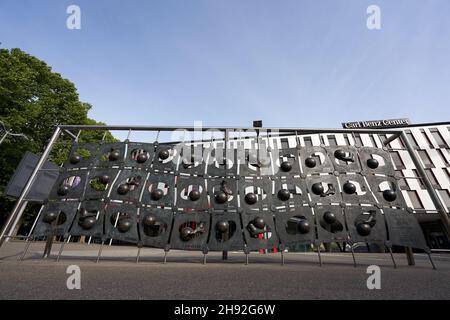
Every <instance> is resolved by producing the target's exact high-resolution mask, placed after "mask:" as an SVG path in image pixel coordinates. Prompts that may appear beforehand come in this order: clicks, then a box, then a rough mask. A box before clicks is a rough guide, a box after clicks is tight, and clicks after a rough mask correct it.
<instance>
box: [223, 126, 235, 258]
mask: <svg viewBox="0 0 450 320" xmlns="http://www.w3.org/2000/svg"><path fill="white" fill-rule="evenodd" d="M224 138H225V171H227V170H228V169H227V167H228V158H227V155H228V154H227V151H228V143H229V139H230V136H229V133H228V130H227V129H225V137H224ZM236 165H237V164H236V163H233V166H236ZM222 260H228V251H226V250H224V251H222Z"/></svg>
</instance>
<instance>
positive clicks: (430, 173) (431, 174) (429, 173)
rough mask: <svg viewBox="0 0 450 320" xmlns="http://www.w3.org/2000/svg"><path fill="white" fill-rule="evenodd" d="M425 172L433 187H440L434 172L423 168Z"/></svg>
mask: <svg viewBox="0 0 450 320" xmlns="http://www.w3.org/2000/svg"><path fill="white" fill-rule="evenodd" d="M425 172H426V173H427V177H428V179H430V182H431V184H432V185H433V187H434V188H440V186H439V182H438V181H437V179H436V176H435V175H434V172H433V171H432V170H431V169H425Z"/></svg>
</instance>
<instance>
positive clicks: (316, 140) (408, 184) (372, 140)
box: [298, 122, 450, 249]
mask: <svg viewBox="0 0 450 320" xmlns="http://www.w3.org/2000/svg"><path fill="white" fill-rule="evenodd" d="M394 129H395V130H399V129H401V130H404V131H405V133H406V135H407V137H408V139H409V140H410V143H411V144H412V145H413V147H414V149H415V151H416V152H417V155H418V156H419V158H420V161H421V162H422V165H423V167H424V168H425V171H426V173H427V175H428V178H429V179H430V181H431V182H432V184H433V186H434V188H435V189H436V191H437V193H438V195H439V198H440V200H441V202H442V204H443V205H444V207H445V208H446V211H447V214H448V213H449V211H450V122H446V123H427V124H410V125H406V126H405V125H402V126H399V127H398V128H393V130H394ZM388 136H389V135H380V134H353V133H348V134H345V133H341V134H314V135H305V136H300V137H298V138H299V140H300V143H301V144H302V145H303V146H319V145H321V144H323V145H325V146H340V145H351V146H357V147H360V146H366V147H376V148H382V147H383V141H385V140H386V139H387V138H388ZM387 148H388V150H389V152H390V154H391V157H392V162H393V164H394V167H395V170H396V175H397V177H398V179H399V186H400V189H401V192H402V194H403V196H404V198H405V200H406V203H407V205H408V206H409V207H410V208H412V209H413V213H414V214H415V215H416V217H417V219H418V221H419V223H420V225H421V227H422V229H423V231H424V234H425V238H426V240H427V242H428V245H429V246H430V247H431V248H433V249H450V240H449V238H448V236H447V235H446V233H445V230H444V227H443V225H442V222H441V220H440V218H439V214H438V213H437V211H436V208H435V206H434V204H433V201H432V200H431V198H430V195H429V193H428V191H427V189H426V187H425V185H424V183H423V182H422V180H421V178H420V177H419V174H418V172H417V169H416V167H415V165H414V163H413V161H412V159H411V157H410V155H409V153H408V151H407V150H406V148H405V146H404V145H403V144H402V142H401V140H400V139H396V140H394V141H393V142H391V143H390V144H388V145H387Z"/></svg>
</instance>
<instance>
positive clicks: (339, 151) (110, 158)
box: [34, 139, 428, 253]
mask: <svg viewBox="0 0 450 320" xmlns="http://www.w3.org/2000/svg"><path fill="white" fill-rule="evenodd" d="M215 146H216V147H217V148H216V147H215ZM233 146H234V148H231V147H230V146H228V150H225V149H224V147H223V142H219V143H218V144H216V145H214V144H213V143H208V144H205V145H202V144H198V145H196V147H198V148H200V149H199V150H194V149H195V148H194V145H192V148H191V151H192V153H191V154H190V153H189V152H188V151H187V150H189V148H187V149H183V151H181V149H180V148H179V146H178V145H177V144H159V143H157V142H155V143H134V142H129V141H126V142H123V143H113V144H110V143H98V144H92V143H89V144H79V143H76V144H74V145H73V147H72V150H71V153H70V157H69V159H68V161H67V163H66V164H65V165H64V166H63V168H62V169H61V170H62V172H61V174H60V177H59V179H58V181H57V183H56V184H55V186H54V188H53V191H52V192H51V196H50V198H49V199H48V202H47V203H46V204H45V209H44V210H43V212H42V215H41V217H40V219H39V221H38V223H37V226H36V228H35V230H34V236H36V237H37V236H49V235H52V234H53V235H61V236H64V237H66V238H67V237H68V236H69V235H73V236H80V235H84V236H92V237H98V238H101V239H102V240H103V241H106V240H108V239H115V240H120V241H124V242H128V243H134V244H136V245H139V246H141V245H143V246H151V247H157V248H164V249H165V250H167V249H170V248H176V249H186V250H199V251H202V252H204V253H206V252H208V251H228V250H244V251H245V252H247V253H248V252H249V251H255V250H260V249H265V250H269V251H270V250H272V249H275V248H277V249H278V248H281V249H283V248H288V247H292V246H295V245H297V244H317V243H330V242H335V241H343V242H348V243H356V242H365V243H377V244H382V245H383V244H384V245H387V246H391V245H400V246H408V247H414V248H419V249H424V250H427V251H428V248H427V247H426V243H425V240H424V238H423V234H422V232H421V230H420V227H419V225H418V223H417V221H416V220H415V218H414V217H413V216H412V215H411V214H410V213H409V212H408V210H406V205H405V201H404V199H403V197H402V194H401V192H400V191H399V187H398V183H397V180H396V178H395V175H394V169H393V166H392V163H391V159H390V155H389V153H388V152H387V151H386V150H382V149H377V148H368V147H361V148H357V147H349V146H343V147H339V146H338V147H326V146H320V147H302V146H300V144H298V145H297V146H289V145H287V144H286V143H285V144H282V146H283V147H282V148H278V146H277V145H276V144H275V147H270V146H269V143H267V141H264V142H262V141H261V140H259V139H253V140H252V141H251V143H250V146H249V148H244V143H236V144H234V145H233ZM196 151H197V152H196ZM198 151H200V152H198ZM199 155H200V156H199Z"/></svg>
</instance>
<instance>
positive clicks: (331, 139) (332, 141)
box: [327, 136, 337, 147]
mask: <svg viewBox="0 0 450 320" xmlns="http://www.w3.org/2000/svg"><path fill="white" fill-rule="evenodd" d="M327 138H328V145H329V146H331V147H334V146H337V141H336V136H328V137H327Z"/></svg>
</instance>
